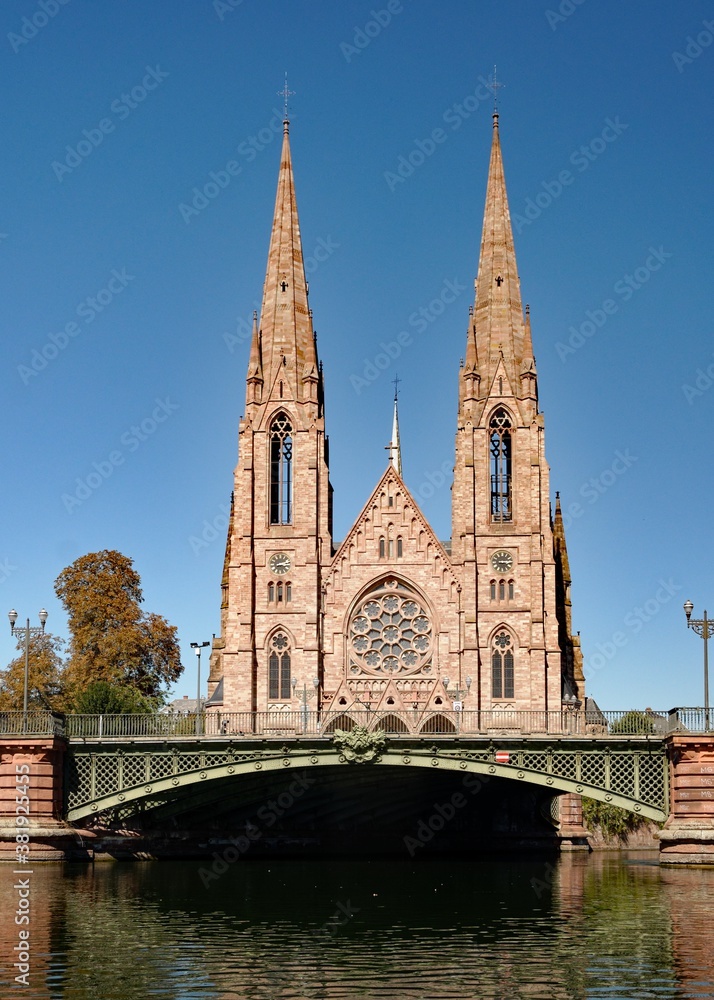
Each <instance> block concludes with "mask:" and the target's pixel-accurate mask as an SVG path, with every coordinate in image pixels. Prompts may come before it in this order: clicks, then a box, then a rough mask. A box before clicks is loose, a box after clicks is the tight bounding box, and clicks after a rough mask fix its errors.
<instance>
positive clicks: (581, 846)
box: [558, 793, 591, 852]
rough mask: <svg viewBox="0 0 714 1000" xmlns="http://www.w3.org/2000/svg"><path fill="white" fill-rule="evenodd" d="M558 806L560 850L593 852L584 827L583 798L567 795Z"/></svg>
mask: <svg viewBox="0 0 714 1000" xmlns="http://www.w3.org/2000/svg"><path fill="white" fill-rule="evenodd" d="M558 804H559V813H560V826H559V829H558V836H559V837H560V850H561V851H563V852H567V851H589V850H591V845H590V841H589V834H588V831H587V830H586V829H585V826H584V825H583V799H582V796H580V795H575V794H574V793H567V794H565V795H561V796H560V798H559V800H558Z"/></svg>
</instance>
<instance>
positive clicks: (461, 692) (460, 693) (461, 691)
mask: <svg viewBox="0 0 714 1000" xmlns="http://www.w3.org/2000/svg"><path fill="white" fill-rule="evenodd" d="M442 680H443V682H444V690H445V691H446V697H447V698H451V699H452V702H453V706H452V707H453V711H454V712H461V711H462V710H463V702H462V700H461V699H462V698H465V697H466V695H467V694H468V693H469V691H470V690H471V685H472V684H473V679H472V678H471V677H467V678H466V687H465V688H460V687H457V688H454V690H453V691H449V681H450V678H449V677H442ZM457 706H458V707H457Z"/></svg>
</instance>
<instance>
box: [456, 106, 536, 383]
mask: <svg viewBox="0 0 714 1000" xmlns="http://www.w3.org/2000/svg"><path fill="white" fill-rule="evenodd" d="M498 118H499V116H498V112H497V111H494V113H493V139H492V142H491V161H490V163H489V168H488V184H487V186H486V205H485V208H484V216H483V230H482V234H481V250H480V255H479V265H478V276H477V278H476V299H475V303H474V307H473V310H472V312H471V316H470V322H469V330H468V335H467V344H466V358H465V362H464V371H463V376H464V378H463V379H462V389H461V397H462V402H463V399H464V398H467V397H469V396H470V397H475V398H478V396H479V390H478V383H480V382H481V381H483V382H484V388H485V390H486V393H487V394H488V393H490V391H491V388H492V384H493V380H494V377H495V375H496V370H497V368H498V367H499V363H500V362H501V360H502V361H503V364H504V366H505V369H506V374H507V377H508V379H509V382H510V383H511V387H512V389H513V391H514V392H516V393H517V392H518V391H519V388H518V387H519V377H520V376H521V374H522V373H523V372H524V371H529V372H530V371H532V372H533V374H535V369H534V365H533V346H532V343H531V336H530V322H529V319H528V317H527V316H526V319H525V321H524V316H523V305H522V302H521V288H520V281H519V279H518V268H517V266H516V252H515V246H514V242H513V228H512V226H511V215H510V212H509V209H508V195H507V194H506V179H505V175H504V170H503V157H502V155H501V140H500V135H499V128H498ZM474 383H476V385H474Z"/></svg>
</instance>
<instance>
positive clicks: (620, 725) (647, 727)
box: [610, 712, 655, 736]
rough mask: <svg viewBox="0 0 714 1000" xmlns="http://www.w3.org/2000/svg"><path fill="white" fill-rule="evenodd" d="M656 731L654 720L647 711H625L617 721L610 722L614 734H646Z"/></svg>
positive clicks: (611, 731)
mask: <svg viewBox="0 0 714 1000" xmlns="http://www.w3.org/2000/svg"><path fill="white" fill-rule="evenodd" d="M654 731H655V724H654V721H653V719H652V718H651V716H649V715H648V714H647V712H625V714H624V715H623V716H622V717H621V718H619V719H617V721H616V722H612V723H610V733H611V734H612V735H613V736H646V735H648V734H649V733H653V732H654Z"/></svg>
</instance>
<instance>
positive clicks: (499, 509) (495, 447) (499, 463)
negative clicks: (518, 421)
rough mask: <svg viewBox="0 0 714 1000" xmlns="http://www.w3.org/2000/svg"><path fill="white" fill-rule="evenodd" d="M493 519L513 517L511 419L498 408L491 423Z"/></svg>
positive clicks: (500, 519)
mask: <svg viewBox="0 0 714 1000" xmlns="http://www.w3.org/2000/svg"><path fill="white" fill-rule="evenodd" d="M490 432H491V433H490V438H489V445H490V452H491V520H492V521H510V520H511V519H512V517H513V498H512V493H511V488H512V483H511V480H512V449H511V419H510V417H509V416H508V413H507V412H506V411H505V410H504V409H502V408H501V409H498V410H496V412H495V413H494V415H493V416H492V417H491V423H490Z"/></svg>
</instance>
